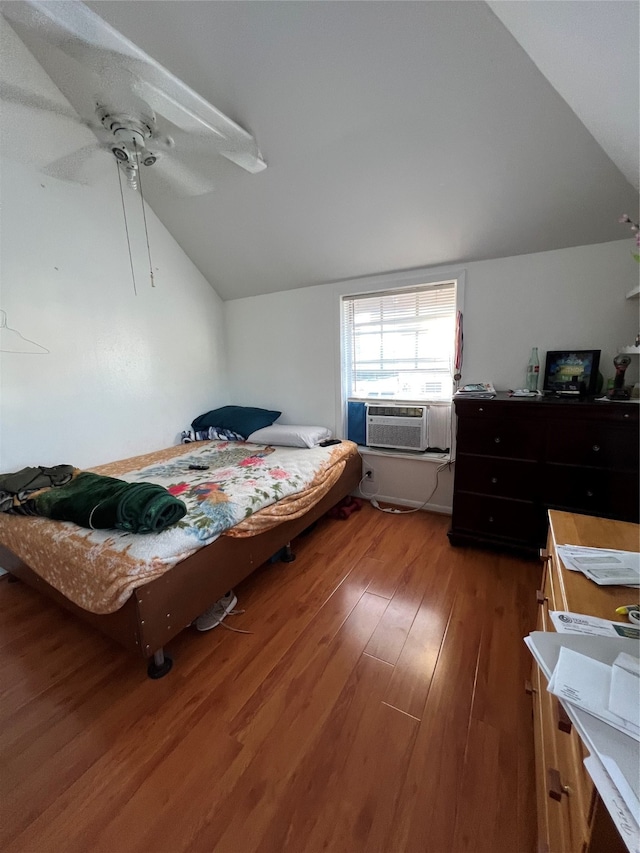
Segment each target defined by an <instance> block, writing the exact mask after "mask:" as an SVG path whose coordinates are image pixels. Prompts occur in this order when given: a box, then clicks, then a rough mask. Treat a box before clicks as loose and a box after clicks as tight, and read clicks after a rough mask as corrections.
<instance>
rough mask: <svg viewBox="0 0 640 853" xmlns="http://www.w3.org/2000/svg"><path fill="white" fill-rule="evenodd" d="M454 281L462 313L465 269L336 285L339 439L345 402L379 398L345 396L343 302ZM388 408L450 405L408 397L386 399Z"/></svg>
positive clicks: (408, 273) (457, 308)
mask: <svg viewBox="0 0 640 853" xmlns="http://www.w3.org/2000/svg"><path fill="white" fill-rule="evenodd" d="M448 281H453V282H454V286H455V311H456V312H457V311H460V312H461V313H464V294H465V285H466V270H464V269H461V268H454V269H451V268H444V267H443V268H439V269H433V268H431V269H428V268H422V269H415V270H408V271H404V272H396V273H385V274H383V275H376V276H368V277H366V278H360V279H350V280H345V281H342V282H337V283H336V284H335V285H334V287H335V291H334V292H335V295H336V297H337V298H336V305H335V310H336V315H337V316H336V326H335V328H337V330H338V333H337V344H336V346H337V359H336V363H337V366H338V375H337V377H336V412H337V413H338V415H339V417H338V418H336V422H337V423H339V424H341V427H342V437H345V436H346V434H347V402H348V400H359V401H361V402H378V403H380V398H379V397H375V398H374V397H369V398H365V397H347V393H346V380H347V365H346V359H345V356H346V353H345V352H344V347H343V300H344V298H345V297H350V296H364V295H366V294H372V295H376V292H380V293H381V294H382V292H385V291H394V290H397V291H401V290H415V289H417V288H420V287H428V286H429V285H437V284H441V283H443V282H448ZM388 403H389V405H398V406H403V405H450V401H446V400H434V401H428V400H415V399H411V398H406V399H405V398H403V399H400V398H398V399H388Z"/></svg>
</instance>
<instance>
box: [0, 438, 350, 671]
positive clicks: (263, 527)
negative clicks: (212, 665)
mask: <svg viewBox="0 0 640 853" xmlns="http://www.w3.org/2000/svg"><path fill="white" fill-rule="evenodd" d="M193 464H202V465H206V466H207V467H206V469H203V470H192V469H191V468H190V466H191V465H193ZM92 471H94V472H95V473H99V474H105V475H108V476H111V477H118V478H121V479H123V480H126V481H129V482H137V481H144V482H155V483H158V484H160V485H163V486H165V488H167V489H168V490H169V492H171V494H174V495H175V496H176V497H178V498H180V499H181V500H184V502H185V504H186V506H187V513H186V515H185V516H184V518H183V519H181V521H179V522H178V523H177V524H175V525H173V526H172V527H170V528H167V530H164V531H162V532H161V533H157V534H146V535H141V534H131V533H124V532H121V531H115V530H89V529H86V528H82V527H78V526H77V525H74V524H72V523H71V522H59V521H52V520H51V519H49V518H30V517H29V518H27V517H20V516H15V515H9V514H6V513H0V565H1V566H2V567H3V568H4V569H6V570H7V571H8V572H9V573H10V575H11V576H12V578H15V579H20V580H22V581H24V582H25V583H27V584H29V585H31V586H33V587H34V588H36V589H37V590H39V591H40V592H42V593H43V594H44V595H46V596H48V597H49V598H51V599H53V600H54V601H56V602H57V603H58V604H60V605H62V606H64V607H65V608H66V609H68V610H70V611H71V612H72V613H74V614H76V615H77V616H79V617H81V618H82V619H84V620H85V621H86V622H88V623H90V624H91V625H93V626H94V627H96V628H98V629H99V630H100V631H102V632H103V633H105V634H106V635H108V636H109V637H112V638H113V639H115V640H116V641H118V642H119V643H121V644H122V645H123V646H124V647H125V648H127V649H130V650H133V651H136V652H137V653H138V654H141V655H142V656H143V657H144V658H146V659H148V660H149V665H148V674H149V676H150V677H152V678H160V677H162V676H163V675H165V674H166V673H167V672H168V671H169V670H170V668H171V664H172V662H171V659H170V658H169V656H168V655H166V654H165V651H164V647H165V646H166V644H167V643H168V642H169V641H170V640H171V639H172V638H173V637H175V636H176V635H177V634H178V633H180V631H182V630H183V629H184V628H185V627H187V626H189V625H190V624H191V623H192V622H193V620H194V619H195V618H196V617H197V616H198V615H199V614H200V613H202V612H203V611H204V610H205V609H206V608H207V607H208V606H209V605H210V604H212V603H213V602H214V601H217V600H218V599H219V598H221V597H222V596H223V595H224V594H225V593H226V592H227V590H229V589H231V588H233V587H234V586H236V585H237V584H238V583H240V581H242V580H244V578H246V577H247V576H248V575H250V574H251V572H252V571H253V570H254V569H256V568H258V567H259V566H260V565H262V564H263V563H264V562H266V561H267V560H268V559H270V558H271V557H273V556H274V555H275V554H277V553H279V552H281V551H283V549H284V554H285V559H286V557H287V556H289V555H290V549H289V545H290V542H291V540H292V539H293V538H294V537H295V536H297V535H299V534H300V533H302V532H303V531H304V530H306V529H307V528H308V527H310V526H311V525H312V524H313V523H314V522H315V521H316V520H317V519H319V518H320V517H321V516H322V515H323V514H324V513H326V512H327V511H328V510H329V509H331V508H332V507H333V506H335V504H336V503H338V502H339V501H340V500H341V499H343V498H345V497H346V496H347V495H349V494H350V493H351V492H353V491H354V490H355V489H356V488H357V486H358V484H359V482H360V479H361V476H362V465H361V459H360V456H359V454H358V450H357V446H356V445H355V444H354V443H352V442H350V441H343V442H340V443H339V444H335V445H333V446H329V447H314V448H292V447H272V446H264V445H256V444H252V443H250V442H228V441H227V442H225V441H200V442H193V443H191V444H188V445H179V446H177V447H172V448H167V449H165V450H162V451H157V452H155V453H151V454H146V455H144V456H138V457H134V458H132V459H126V460H122V461H119V462H114V463H110V464H109V465H104V466H101V467H99V468H94V469H92Z"/></svg>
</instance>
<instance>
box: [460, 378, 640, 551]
mask: <svg viewBox="0 0 640 853" xmlns="http://www.w3.org/2000/svg"><path fill="white" fill-rule="evenodd" d="M455 412H456V415H457V424H458V425H457V448H456V463H455V481H454V494H453V518H452V525H451V529H450V531H449V539H450V541H451V542H452V544H454V545H457V544H486V545H493V546H501V547H504V548H510V549H513V550H518V551H523V552H529V553H531V554H534V553H536V554H537V553H538V549H539V548H540V547H541V546H542V545H544V544H545V541H546V537H547V510H548V509H558V510H565V511H567V512H578V513H585V514H587V515H595V516H598V517H601V518H614V519H620V520H622V521H633V522H637V521H638V507H639V478H638V464H639V423H640V418H639V414H640V405H638V404H637V403H634V402H629V403H613V402H609V401H598V402H596V401H582V400H572V399H567V398H548V397H533V398H527V397H509V396H508V395H507V394H498V395H497V396H496V397H494V398H492V399H489V400H479V399H456V400H455Z"/></svg>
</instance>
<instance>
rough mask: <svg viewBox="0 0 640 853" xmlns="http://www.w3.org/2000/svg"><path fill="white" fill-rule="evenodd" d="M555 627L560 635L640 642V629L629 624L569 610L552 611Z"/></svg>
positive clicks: (550, 612) (551, 615) (550, 614)
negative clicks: (579, 635)
mask: <svg viewBox="0 0 640 853" xmlns="http://www.w3.org/2000/svg"><path fill="white" fill-rule="evenodd" d="M549 616H550V617H551V621H552V622H553V627H554V628H555V629H556V631H557V632H558V633H559V634H588V635H590V636H598V637H628V638H629V639H631V640H640V628H638V627H637V626H635V625H630V624H629V623H628V622H611V621H609V619H599V618H598V617H597V616H585V615H583V614H582V613H570V612H569V611H568V610H550V611H549Z"/></svg>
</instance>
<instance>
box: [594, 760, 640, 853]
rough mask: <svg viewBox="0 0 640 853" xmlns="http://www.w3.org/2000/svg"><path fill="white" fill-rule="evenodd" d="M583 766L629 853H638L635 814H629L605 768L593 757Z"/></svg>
mask: <svg viewBox="0 0 640 853" xmlns="http://www.w3.org/2000/svg"><path fill="white" fill-rule="evenodd" d="M584 766H585V767H586V768H587V772H588V774H589V776H591V778H592V779H593V784H594V785H595V786H596V788H597V789H598V793H599V794H600V796H601V797H602V801H603V802H604V804H605V806H606V807H607V811H608V812H609V814H610V815H611V819H612V820H613V822H614V823H615V825H616V827H617V828H618V832H619V833H620V835H621V837H622V840H623V841H624V843H625V844H626V846H627V849H628V850H629V853H640V829H639V828H638V815H637V813H636V814H635V815H634V814H633V813H632V812H631V810H630V809H629V807H628V806H627V804H626V803H625V802H624V800H623V799H622V797H621V796H620V792H619V791H618V790H617V788H616V786H615V785H614V784H613V782H612V780H611V778H610V777H609V775H608V774H607V772H606V768H605V767H603V765H602V764H601V763H600V761H599V760H598V758H597V757H596V756H595V755H590V756H589V757H588V758H585V760H584Z"/></svg>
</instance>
